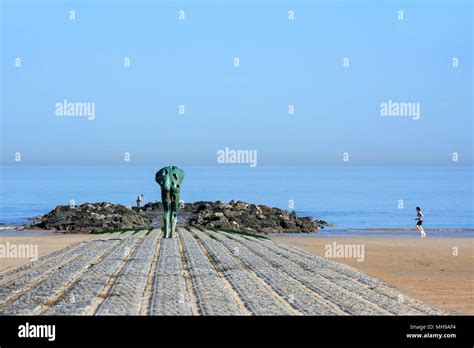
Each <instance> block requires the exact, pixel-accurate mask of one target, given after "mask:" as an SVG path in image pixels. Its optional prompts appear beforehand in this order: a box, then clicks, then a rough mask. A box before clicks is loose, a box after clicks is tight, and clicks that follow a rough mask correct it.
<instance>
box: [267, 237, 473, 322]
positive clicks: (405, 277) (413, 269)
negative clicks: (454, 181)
mask: <svg viewBox="0 0 474 348" xmlns="http://www.w3.org/2000/svg"><path fill="white" fill-rule="evenodd" d="M428 236H429V235H428ZM271 239H272V240H275V241H278V242H281V243H284V244H287V245H290V246H292V247H295V248H298V249H301V250H304V251H306V252H309V253H311V254H315V255H318V256H321V257H325V258H328V259H331V260H333V261H336V262H339V263H342V264H346V265H348V266H351V267H354V268H356V269H357V270H359V271H361V272H364V273H366V274H369V275H371V276H374V277H376V278H378V279H382V280H383V281H384V282H386V283H387V284H389V285H390V286H392V287H394V288H395V289H396V290H398V291H400V292H402V293H406V294H407V295H410V296H412V297H414V298H417V299H419V300H421V301H423V302H427V303H430V304H432V305H435V306H437V307H439V308H441V309H443V310H446V311H448V312H450V313H453V314H471V315H472V314H474V292H473V291H472V290H473V281H474V268H473V267H472V261H473V260H472V258H473V255H474V254H473V251H474V240H473V239H472V238H469V237H468V238H444V237H441V238H435V237H431V238H429V237H428V238H419V237H418V238H410V239H407V238H403V237H402V238H396V237H394V238H386V237H362V238H361V237H327V236H318V237H313V238H311V237H309V236H272V237H271ZM335 245H344V246H346V245H350V246H352V245H356V246H360V247H362V246H363V249H362V250H363V254H364V255H363V256H364V257H363V259H362V261H361V259H359V260H357V258H355V257H346V258H344V257H331V258H329V257H326V255H327V253H326V251H327V249H329V248H330V247H332V246H335ZM328 246H330V247H328Z"/></svg>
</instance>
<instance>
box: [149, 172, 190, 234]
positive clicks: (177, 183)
mask: <svg viewBox="0 0 474 348" xmlns="http://www.w3.org/2000/svg"><path fill="white" fill-rule="evenodd" d="M183 179H184V171H183V170H182V169H180V168H178V167H176V166H169V167H164V168H161V169H160V170H159V171H158V172H157V173H156V175H155V181H156V182H157V183H158V185H160V187H161V201H162V202H163V229H164V234H165V238H171V237H172V236H173V233H174V232H175V229H176V222H177V219H178V210H179V193H180V189H181V183H182V182H183Z"/></svg>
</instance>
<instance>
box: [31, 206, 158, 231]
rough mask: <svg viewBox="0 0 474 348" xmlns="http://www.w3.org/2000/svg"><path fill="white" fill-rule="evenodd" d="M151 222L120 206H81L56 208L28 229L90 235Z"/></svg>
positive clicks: (143, 216) (145, 217)
mask: <svg viewBox="0 0 474 348" xmlns="http://www.w3.org/2000/svg"><path fill="white" fill-rule="evenodd" d="M151 222H152V220H151V219H150V218H149V217H147V216H145V215H143V214H140V213H138V212H136V211H134V210H132V209H128V208H127V207H125V206H123V205H120V204H112V203H108V202H101V203H84V204H82V205H80V206H69V205H58V206H57V207H56V208H55V209H53V210H51V211H50V212H49V213H48V214H46V215H43V216H42V217H39V218H37V219H36V220H35V222H34V223H33V224H32V226H31V227H33V228H43V229H47V230H56V231H63V232H68V233H91V232H100V231H104V230H112V229H118V228H134V227H141V226H147V225H149V224H150V223H151Z"/></svg>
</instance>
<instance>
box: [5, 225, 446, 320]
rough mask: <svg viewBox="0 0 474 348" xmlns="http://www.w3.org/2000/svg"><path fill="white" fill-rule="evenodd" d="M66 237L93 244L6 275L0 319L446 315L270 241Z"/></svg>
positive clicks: (192, 235) (198, 236)
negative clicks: (36, 317) (0, 317)
mask: <svg viewBox="0 0 474 348" xmlns="http://www.w3.org/2000/svg"><path fill="white" fill-rule="evenodd" d="M54 237H57V236H53V238H54ZM67 237H73V238H78V237H79V238H81V237H86V239H87V238H90V239H89V240H86V241H84V242H83V243H76V244H75V245H73V246H71V247H69V248H66V249H63V250H60V251H58V252H56V253H53V254H50V255H49V256H46V257H45V258H43V259H40V260H38V261H37V262H31V263H29V264H28V265H25V266H23V267H22V268H17V269H14V270H12V271H11V272H6V273H1V274H0V285H1V286H0V315H335V316H338V315H446V314H448V313H447V312H446V311H443V310H440V309H439V308H435V307H433V306H432V305H430V304H427V303H423V302H421V301H419V300H417V299H414V298H413V297H411V296H409V295H408V294H406V293H401V292H399V291H397V290H396V289H394V288H392V287H390V286H387V284H385V283H384V282H382V281H380V280H379V279H376V278H374V277H371V276H369V275H367V274H364V273H360V272H358V271H357V270H355V269H353V268H348V267H345V266H343V265H342V264H341V263H338V262H334V261H331V260H328V259H325V258H322V257H319V256H317V255H312V254H306V253H304V252H302V251H301V250H299V249H296V248H293V247H290V246H288V245H285V244H283V243H278V242H275V241H272V240H269V239H262V238H253V237H249V236H244V235H241V234H236V233H228V232H224V231H212V230H205V229H202V230H199V229H196V228H192V227H190V228H187V229H186V228H181V227H179V228H178V229H177V231H176V235H175V236H174V237H173V238H163V233H162V231H161V230H160V229H153V230H150V231H148V230H141V231H136V232H134V231H127V232H123V233H107V234H103V235H100V236H78V235H75V236H66V238H67ZM94 237H95V238H94ZM38 238H44V236H43V237H38ZM46 239H48V238H44V240H46ZM20 241H21V242H25V240H20ZM33 241H34V240H30V242H33ZM63 242H66V243H67V242H68V241H63ZM10 243H12V241H10Z"/></svg>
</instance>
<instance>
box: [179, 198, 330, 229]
mask: <svg viewBox="0 0 474 348" xmlns="http://www.w3.org/2000/svg"><path fill="white" fill-rule="evenodd" d="M198 203H199V205H198V206H196V204H197V203H194V206H193V207H195V210H193V211H192V212H193V213H194V214H193V216H192V217H191V218H190V219H189V221H188V224H189V225H192V226H197V227H204V228H209V227H215V228H223V229H232V230H237V231H245V232H251V233H314V232H316V231H317V230H318V229H321V228H324V226H326V225H327V223H326V222H325V221H322V220H314V219H313V218H311V217H298V216H297V215H296V213H295V212H294V211H293V212H291V213H289V212H288V211H286V210H282V209H278V208H271V207H268V206H266V205H255V204H249V203H246V202H242V201H234V200H232V201H230V202H229V203H228V204H225V203H222V202H220V201H217V202H198Z"/></svg>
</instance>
